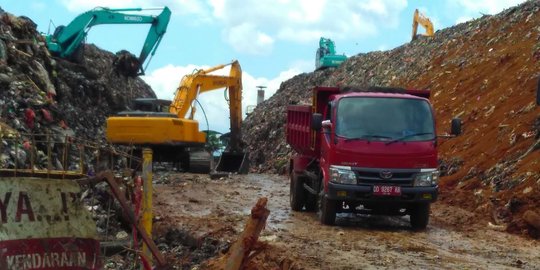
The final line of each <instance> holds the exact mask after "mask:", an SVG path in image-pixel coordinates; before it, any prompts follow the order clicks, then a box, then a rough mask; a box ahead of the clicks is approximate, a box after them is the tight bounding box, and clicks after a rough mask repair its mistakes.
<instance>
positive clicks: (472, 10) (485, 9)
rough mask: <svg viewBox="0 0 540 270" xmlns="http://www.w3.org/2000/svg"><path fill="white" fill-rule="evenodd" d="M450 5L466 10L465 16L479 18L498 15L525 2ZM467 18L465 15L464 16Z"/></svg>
mask: <svg viewBox="0 0 540 270" xmlns="http://www.w3.org/2000/svg"><path fill="white" fill-rule="evenodd" d="M447 1H449V3H451V4H454V5H458V6H460V7H461V8H463V9H464V12H463V13H465V14H468V15H471V16H473V17H478V16H480V15H481V13H483V14H491V15H493V14H496V13H499V12H501V11H502V10H503V9H505V8H509V7H512V6H515V5H518V4H520V3H523V2H525V0H457V1H456V0H447ZM463 17H465V15H463Z"/></svg>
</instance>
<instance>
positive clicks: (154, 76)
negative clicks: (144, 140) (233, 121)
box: [142, 61, 312, 132]
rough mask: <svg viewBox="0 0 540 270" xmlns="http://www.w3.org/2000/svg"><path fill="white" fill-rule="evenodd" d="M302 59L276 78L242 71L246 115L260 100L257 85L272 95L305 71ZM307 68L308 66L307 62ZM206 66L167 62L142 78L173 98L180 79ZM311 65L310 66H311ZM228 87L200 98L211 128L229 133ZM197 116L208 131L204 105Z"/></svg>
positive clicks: (163, 95)
mask: <svg viewBox="0 0 540 270" xmlns="http://www.w3.org/2000/svg"><path fill="white" fill-rule="evenodd" d="M305 64H306V63H303V62H302V61H298V62H296V63H295V65H297V66H295V67H291V68H289V69H288V70H286V71H284V72H281V73H280V74H279V75H278V76H277V77H276V78H270V79H269V78H264V77H259V78H255V77H253V76H251V75H250V74H248V73H247V72H245V71H243V72H242V84H243V93H242V97H243V98H242V112H243V114H244V117H245V112H246V107H247V106H249V105H256V103H257V86H259V85H262V86H266V87H267V88H266V91H265V99H268V98H269V97H270V96H272V95H273V94H274V93H275V92H276V91H277V90H278V89H279V86H280V84H281V82H283V81H285V80H288V79H290V78H291V77H293V76H295V75H296V74H299V73H301V72H303V70H304V65H305ZM305 67H306V68H307V65H305ZM201 68H203V69H206V68H208V66H194V65H188V66H173V65H167V66H164V67H162V68H159V69H156V70H154V71H152V72H151V73H150V74H147V75H146V76H144V77H142V78H143V79H144V80H145V81H146V83H148V84H149V85H150V86H151V87H152V89H153V90H154V92H155V93H156V95H157V97H158V98H161V99H169V100H172V99H173V98H174V93H175V90H176V88H177V87H178V85H179V84H180V80H181V79H182V77H183V76H184V75H185V74H190V73H192V72H193V71H194V70H196V69H201ZM311 68H312V67H311V65H310V66H309V69H311ZM228 73H229V68H228V67H227V68H224V69H222V70H219V71H216V72H213V73H212V74H216V75H226V74H228ZM224 90H225V89H224V88H223V89H218V90H214V91H210V92H206V93H203V94H201V95H200V97H199V99H198V101H199V102H200V103H201V105H202V107H203V108H204V112H205V113H206V116H207V119H208V122H209V128H210V129H211V130H216V131H219V132H228V131H229V127H230V124H229V123H230V120H229V107H228V104H227V102H226V100H225V97H224ZM195 119H196V120H197V121H199V128H200V129H201V130H205V129H206V128H207V125H206V120H205V118H204V114H203V111H202V110H201V109H200V107H197V111H196V113H195Z"/></svg>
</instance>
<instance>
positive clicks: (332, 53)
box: [315, 37, 347, 70]
mask: <svg viewBox="0 0 540 270" xmlns="http://www.w3.org/2000/svg"><path fill="white" fill-rule="evenodd" d="M345 60H347V56H345V55H344V54H336V46H335V44H334V41H332V40H331V39H329V38H324V37H321V39H319V48H318V49H317V53H316V55H315V70H321V69H325V68H329V67H338V66H339V65H341V63H343V62H344V61H345Z"/></svg>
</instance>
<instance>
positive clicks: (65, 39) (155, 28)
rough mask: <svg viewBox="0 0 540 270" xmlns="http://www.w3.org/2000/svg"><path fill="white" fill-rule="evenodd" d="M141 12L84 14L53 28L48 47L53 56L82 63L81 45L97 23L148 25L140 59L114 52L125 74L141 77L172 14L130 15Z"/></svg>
mask: <svg viewBox="0 0 540 270" xmlns="http://www.w3.org/2000/svg"><path fill="white" fill-rule="evenodd" d="M143 10H147V9H142V8H122V9H109V8H95V9H92V10H90V11H87V12H84V13H82V14H80V15H79V16H77V17H76V18H75V19H73V21H71V22H70V23H69V24H68V25H67V26H64V25H60V26H58V27H56V29H55V30H54V33H53V34H52V35H46V36H45V41H46V43H47V48H48V49H49V52H51V54H52V55H54V56H57V57H61V58H65V59H68V60H72V61H75V62H82V59H83V48H84V46H82V43H83V41H84V39H85V38H86V36H87V34H88V31H90V28H92V27H93V26H95V25H99V24H151V27H150V30H149V31H148V34H147V36H146V40H145V42H144V45H143V48H142V50H141V53H140V55H139V57H138V58H133V57H131V58H129V57H125V56H126V53H127V51H120V52H119V53H117V56H119V57H118V58H117V59H118V61H115V65H117V66H121V67H122V68H123V70H122V71H123V72H124V73H125V74H126V75H129V76H137V75H142V74H144V70H145V67H143V64H144V62H145V61H146V59H147V58H148V56H150V57H151V56H153V55H154V54H155V52H156V49H157V47H158V46H159V43H160V42H161V39H162V38H163V35H164V34H165V31H166V30H167V25H168V24H169V20H170V17H171V11H170V9H169V8H168V7H164V8H162V11H161V13H160V14H159V15H158V16H153V15H137V14H133V12H140V11H143ZM147 65H148V64H147Z"/></svg>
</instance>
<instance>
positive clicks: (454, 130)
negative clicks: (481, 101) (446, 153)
mask: <svg viewBox="0 0 540 270" xmlns="http://www.w3.org/2000/svg"><path fill="white" fill-rule="evenodd" d="M450 134H452V135H455V136H458V135H460V134H461V119H460V118H454V119H452V123H451V126H450Z"/></svg>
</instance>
